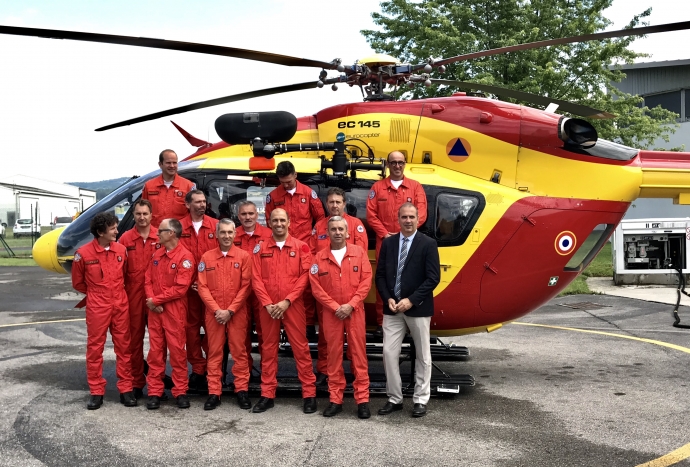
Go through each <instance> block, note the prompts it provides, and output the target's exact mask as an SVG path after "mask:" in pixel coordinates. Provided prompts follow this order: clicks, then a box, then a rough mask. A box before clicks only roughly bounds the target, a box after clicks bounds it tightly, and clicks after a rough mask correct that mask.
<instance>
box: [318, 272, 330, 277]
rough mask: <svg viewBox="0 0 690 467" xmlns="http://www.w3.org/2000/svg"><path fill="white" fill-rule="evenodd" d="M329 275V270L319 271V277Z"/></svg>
mask: <svg viewBox="0 0 690 467" xmlns="http://www.w3.org/2000/svg"><path fill="white" fill-rule="evenodd" d="M327 275H328V271H326V272H320V273H319V277H321V276H327Z"/></svg>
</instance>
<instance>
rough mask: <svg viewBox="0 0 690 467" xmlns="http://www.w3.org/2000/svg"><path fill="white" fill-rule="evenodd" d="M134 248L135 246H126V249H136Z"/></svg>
mask: <svg viewBox="0 0 690 467" xmlns="http://www.w3.org/2000/svg"><path fill="white" fill-rule="evenodd" d="M136 249H137V247H136V246H128V247H127V250H136Z"/></svg>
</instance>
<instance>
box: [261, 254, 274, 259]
mask: <svg viewBox="0 0 690 467" xmlns="http://www.w3.org/2000/svg"><path fill="white" fill-rule="evenodd" d="M261 257H262V258H272V257H273V253H261Z"/></svg>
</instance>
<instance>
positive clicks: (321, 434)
mask: <svg viewBox="0 0 690 467" xmlns="http://www.w3.org/2000/svg"><path fill="white" fill-rule="evenodd" d="M324 429H325V425H321V431H320V432H319V435H318V436H317V437H316V439H315V440H314V442H313V443H312V444H311V449H310V450H309V454H308V455H307V458H306V459H304V462H303V463H302V465H307V464H308V463H309V461H310V460H311V456H312V454H314V451H316V447H317V446H318V445H319V443H320V442H321V438H322V437H323V431H324Z"/></svg>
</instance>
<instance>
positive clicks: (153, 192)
mask: <svg viewBox="0 0 690 467" xmlns="http://www.w3.org/2000/svg"><path fill="white" fill-rule="evenodd" d="M158 193H160V191H149V194H150V195H157V194H158Z"/></svg>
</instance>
